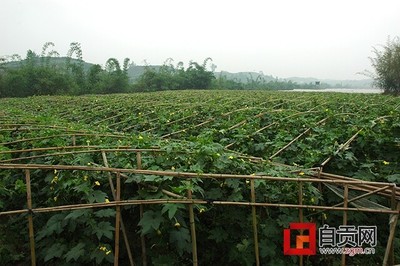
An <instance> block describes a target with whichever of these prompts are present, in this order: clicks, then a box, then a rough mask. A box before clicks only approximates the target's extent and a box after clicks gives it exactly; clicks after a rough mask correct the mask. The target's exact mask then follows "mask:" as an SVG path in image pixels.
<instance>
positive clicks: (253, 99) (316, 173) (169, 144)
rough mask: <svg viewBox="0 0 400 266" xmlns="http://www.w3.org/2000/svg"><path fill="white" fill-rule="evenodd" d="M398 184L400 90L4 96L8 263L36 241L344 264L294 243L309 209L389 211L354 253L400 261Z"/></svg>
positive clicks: (91, 256) (326, 214)
mask: <svg viewBox="0 0 400 266" xmlns="http://www.w3.org/2000/svg"><path fill="white" fill-rule="evenodd" d="M273 178H275V179H273ZM301 178H308V179H309V180H308V181H304V182H303V181H301V182H292V181H290V179H293V180H297V181H298V180H299V179H301ZM311 178H312V179H319V180H321V179H323V178H326V180H328V181H326V182H327V183H329V182H330V183H329V184H325V183H322V182H318V180H317V181H316V182H317V183H314V182H313V181H311ZM28 179H29V182H30V184H28ZM340 180H341V182H342V183H340V182H339V181H340ZM354 180H356V181H357V180H359V181H363V182H365V183H356V181H354ZM347 181H349V182H350V183H349V184H347V185H346V182H347ZM351 182H353V183H351ZM378 182H380V183H378ZM399 183H400V101H399V98H396V97H391V96H385V95H378V94H341V93H308V92H283V91H282V92H266V91H218V90H216V91H200V90H193V91H190V90H189V91H163V92H153V93H133V94H114V95H85V96H79V97H78V96H40V97H29V98H24V99H15V98H9V99H0V196H1V197H0V210H1V212H0V232H3V233H2V234H1V235H0V264H2V265H8V264H26V263H30V261H31V257H32V256H35V258H36V261H37V263H38V264H39V265H82V264H85V265H86V264H87V265H89V264H90V265H93V264H101V265H107V264H112V263H113V262H114V265H115V264H118V262H119V263H120V264H121V265H134V264H135V265H191V264H197V262H198V263H199V264H200V265H212V264H213V265H228V264H229V265H298V264H303V263H304V265H321V264H322V263H324V264H326V265H338V263H340V260H341V255H335V254H333V255H323V254H317V255H315V256H304V257H300V256H285V255H284V254H283V229H284V228H288V226H289V223H291V222H298V221H299V220H301V221H305V222H306V221H308V222H314V223H316V224H317V225H318V226H322V225H323V224H329V225H332V226H336V227H337V226H339V225H342V224H343V222H346V223H347V224H353V225H365V226H368V225H370V226H377V230H378V238H377V244H376V248H375V254H371V255H356V256H350V257H349V256H347V258H346V260H347V262H348V263H349V264H348V265H357V264H361V263H367V262H368V264H369V265H372V264H371V263H374V264H381V263H382V260H383V258H384V257H385V258H389V259H390V260H392V261H396V262H400V255H399V254H400V235H399V230H397V231H396V230H395V229H396V227H397V226H396V224H395V225H394V226H392V225H390V226H389V224H388V222H389V215H388V214H390V213H392V214H396V211H393V210H392V209H394V208H396V202H397V201H398V200H399V199H400V190H398V189H397V187H396V186H395V184H399ZM299 184H301V185H299ZM375 185H376V186H378V187H376V186H375ZM114 186H115V187H114ZM374 186H375V187H374ZM379 189H380V190H379ZM348 190H349V191H348ZM374 190H379V191H375V192H374ZM366 192H368V193H370V197H368V198H366V197H363V200H361V199H360V200H353V201H352V202H349V203H348V206H349V207H351V208H353V209H351V210H346V209H343V208H347V202H345V201H348V200H349V199H350V201H351V198H355V197H360V198H361V196H360V195H362V193H366ZM378 192H379V193H378ZM340 195H341V196H340ZM27 197H28V200H27ZM250 201H251V202H250ZM343 202H344V203H343ZM236 203H238V204H236ZM249 203H257V204H258V205H256V204H253V205H251V204H249ZM341 203H342V204H341ZM30 204H31V206H30ZM240 204H242V205H240ZM246 204H247V205H246ZM324 206H330V209H329V207H324ZM332 206H333V207H332ZM335 206H336V207H338V208H336V207H335ZM340 207H343V208H342V209H340ZM335 208H336V209H335ZM362 208H365V210H364V211H363V210H361V211H357V210H359V209H362ZM367 209H368V210H369V211H367ZM397 214H398V211H397ZM397 216H398V215H394V216H393V217H397ZM27 219H28V221H29V226H28V223H27ZM396 219H397V218H396ZM28 231H29V232H28ZM120 231H121V236H120V233H119V232H120ZM391 233H393V234H394V236H393V239H394V242H393V243H394V248H393V250H392V252H389V253H388V254H385V251H386V250H387V242H388V238H389V235H390V234H391ZM194 236H196V237H195V238H193V237H194ZM120 237H121V239H119V238H120ZM194 243H195V244H194ZM33 244H34V245H35V247H34V248H32V246H33ZM196 244H197V245H196ZM119 246H120V247H119ZM32 252H33V253H32ZM221 254H223V255H221ZM116 258H117V259H116Z"/></svg>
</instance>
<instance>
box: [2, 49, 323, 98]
mask: <svg viewBox="0 0 400 266" xmlns="http://www.w3.org/2000/svg"><path fill="white" fill-rule="evenodd" d="M52 48H54V44H53V43H52V42H48V43H45V45H44V46H43V49H42V52H41V54H40V55H39V54H36V53H35V52H33V51H32V50H29V51H28V52H27V55H26V57H25V59H22V58H21V57H20V56H19V55H13V56H9V57H4V58H0V98H4V97H27V96H32V95H82V94H91V93H96V94H109V93H124V92H142V91H161V90H187V89H251V90H253V89H262V90H291V89H304V88H307V89H312V88H325V87H327V86H328V85H327V84H321V85H318V86H317V85H315V84H311V83H310V84H301V85H300V84H297V83H294V82H291V81H284V80H278V79H273V80H265V79H264V78H263V77H262V76H261V75H259V76H258V77H256V78H253V76H252V75H250V74H249V77H248V78H247V81H245V82H244V81H237V80H231V79H227V78H226V77H225V76H223V75H220V76H218V77H217V78H216V77H215V75H214V72H213V71H214V70H215V67H216V66H215V65H213V64H212V65H211V66H209V67H207V65H208V63H209V62H211V58H206V59H205V60H204V62H203V64H199V63H197V62H193V61H191V62H189V65H188V66H187V67H186V68H185V67H184V64H183V62H179V63H177V65H176V66H174V65H173V60H172V59H171V58H170V59H168V60H166V62H165V63H164V64H163V65H162V66H157V67H155V66H146V67H145V70H144V72H143V73H142V74H140V76H139V77H138V78H137V79H135V80H130V79H129V75H128V70H129V68H130V67H131V63H130V60H129V59H128V58H125V59H124V61H123V65H122V67H121V64H120V63H119V61H118V60H117V59H115V58H110V59H108V60H107V62H106V63H105V66H104V67H102V66H100V65H98V64H95V65H93V64H88V63H86V62H84V61H83V54H82V49H81V46H80V44H79V43H76V42H75V43H71V45H70V49H69V51H68V53H67V55H66V57H60V56H59V53H58V52H57V51H55V50H54V49H52ZM132 64H133V63H132ZM208 68H211V70H208Z"/></svg>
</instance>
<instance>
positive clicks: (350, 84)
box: [285, 77, 373, 89]
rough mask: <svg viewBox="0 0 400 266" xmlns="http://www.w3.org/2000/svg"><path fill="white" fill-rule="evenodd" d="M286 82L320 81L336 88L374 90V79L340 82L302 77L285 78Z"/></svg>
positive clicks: (306, 82) (307, 82)
mask: <svg viewBox="0 0 400 266" xmlns="http://www.w3.org/2000/svg"><path fill="white" fill-rule="evenodd" d="M285 80H291V81H293V82H296V83H298V84H309V83H315V82H316V81H319V82H321V83H325V84H328V85H329V86H330V87H334V88H360V89H361V88H362V89H365V88H372V87H373V86H372V83H373V80H372V79H361V80H338V79H317V78H301V77H291V78H285Z"/></svg>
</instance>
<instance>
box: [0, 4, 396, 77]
mask: <svg viewBox="0 0 400 266" xmlns="http://www.w3.org/2000/svg"><path fill="white" fill-rule="evenodd" d="M0 9H1V10H2V16H1V17H0V21H1V23H2V25H4V26H3V27H1V28H0V35H1V36H2V40H3V41H2V42H1V44H0V56H4V55H11V54H14V53H17V54H20V55H25V54H26V51H27V50H28V49H31V48H36V47H41V46H42V45H43V43H46V42H47V41H53V42H54V43H55V44H57V51H59V52H60V54H63V55H65V54H66V53H67V51H68V49H69V46H68V44H69V43H70V42H73V41H74V42H79V43H80V44H81V45H82V49H83V51H84V55H83V57H84V59H85V61H87V62H90V63H94V64H104V62H106V61H107V60H108V58H116V59H118V60H119V61H120V62H122V61H123V59H124V58H125V57H128V58H131V59H133V60H135V63H136V64H139V65H142V64H143V61H144V60H146V61H147V62H148V63H149V64H151V65H162V64H163V62H164V61H165V59H166V58H170V57H171V58H174V60H175V61H176V62H179V61H182V62H189V61H190V60H193V61H195V62H202V61H203V60H204V58H207V57H211V58H212V59H213V61H214V62H215V64H216V65H217V66H218V67H217V69H216V71H222V70H225V71H229V72H240V71H254V72H259V71H262V72H263V73H265V74H266V75H272V76H274V77H276V76H277V77H280V78H286V77H315V78H318V79H364V78H365V77H364V76H362V75H358V74H357V73H358V72H360V71H363V70H364V69H369V70H371V64H370V61H369V59H368V57H369V56H373V47H376V46H377V45H379V44H382V43H384V42H385V40H386V39H387V37H388V36H392V37H394V36H398V35H400V28H399V26H398V25H400V16H398V10H400V2H399V1H396V0H382V1H357V0H355V1H344V0H339V1H331V2H327V1H316V0H305V1H290V0H279V1H256V0H249V1H222V0H221V1H211V0H205V1H201V2H192V1H190V2H189V1H178V0H171V1H156V0H150V1H122V0H116V1H103V0H100V1H91V0H87V1H77V0H71V1H63V0H51V1H50V0H37V1H29V0H22V1H14V0H2V1H1V2H0Z"/></svg>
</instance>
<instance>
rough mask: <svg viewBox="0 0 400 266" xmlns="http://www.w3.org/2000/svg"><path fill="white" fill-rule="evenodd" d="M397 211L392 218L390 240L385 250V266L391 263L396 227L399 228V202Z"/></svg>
mask: <svg viewBox="0 0 400 266" xmlns="http://www.w3.org/2000/svg"><path fill="white" fill-rule="evenodd" d="M396 211H397V213H396V214H394V215H391V216H390V222H389V224H390V233H389V238H388V241H387V244H386V250H385V256H384V257H383V263H382V265H383V266H387V265H388V262H389V257H390V256H389V254H390V251H391V249H392V245H393V239H394V236H395V232H396V227H397V221H398V219H399V212H400V202H397V206H396Z"/></svg>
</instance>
